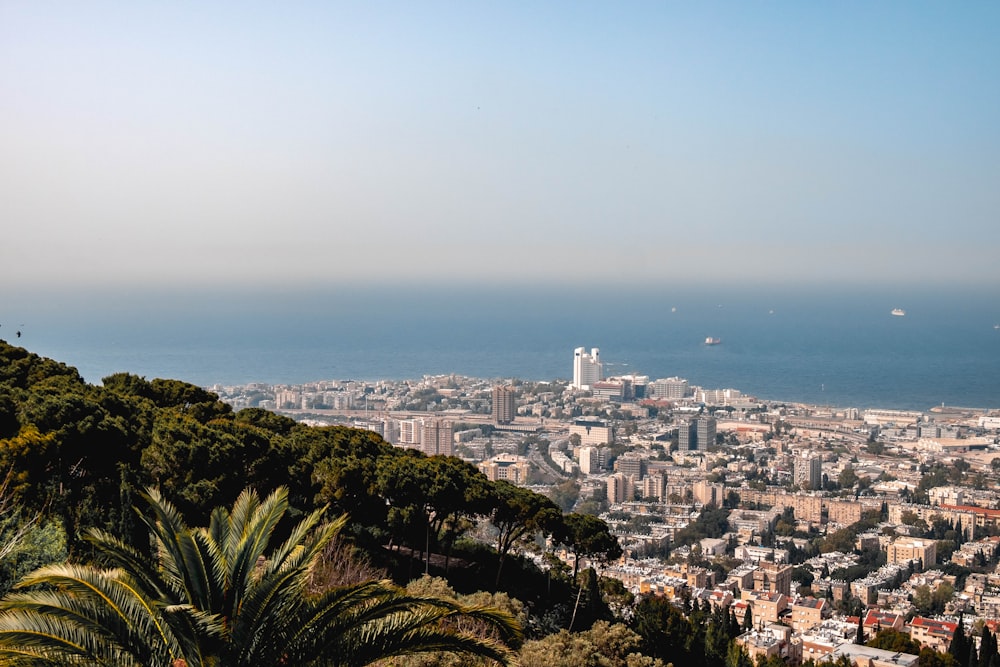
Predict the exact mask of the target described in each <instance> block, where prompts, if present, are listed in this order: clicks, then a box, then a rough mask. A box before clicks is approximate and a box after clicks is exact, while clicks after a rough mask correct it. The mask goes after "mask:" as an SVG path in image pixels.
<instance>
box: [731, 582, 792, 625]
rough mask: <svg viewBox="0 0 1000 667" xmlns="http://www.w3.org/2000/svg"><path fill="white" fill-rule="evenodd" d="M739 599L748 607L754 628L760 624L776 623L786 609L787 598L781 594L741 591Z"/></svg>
mask: <svg viewBox="0 0 1000 667" xmlns="http://www.w3.org/2000/svg"><path fill="white" fill-rule="evenodd" d="M740 597H741V599H742V600H743V601H744V602H746V603H747V604H748V606H749V607H750V614H751V618H752V619H753V623H754V625H755V626H757V625H759V624H761V623H777V622H778V621H779V620H780V619H781V615H782V613H784V611H785V610H786V609H788V598H787V597H786V596H784V595H782V594H781V593H768V592H766V591H743V593H742V594H741V596H740Z"/></svg>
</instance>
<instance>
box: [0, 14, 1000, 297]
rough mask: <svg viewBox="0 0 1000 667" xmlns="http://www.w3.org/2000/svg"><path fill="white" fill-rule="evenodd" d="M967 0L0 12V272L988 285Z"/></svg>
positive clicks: (974, 33) (988, 168) (131, 279)
mask: <svg viewBox="0 0 1000 667" xmlns="http://www.w3.org/2000/svg"><path fill="white" fill-rule="evenodd" d="M998 35H1000V3H998V2H993V1H990V2H963V3H946V2H933V3H923V2H857V3H854V2H836V3H834V2H822V3H820V2H733V3H714V2H705V3H703V2H655V3H641V2H624V3H615V2H578V1H574V2H523V3H521V2H448V3H434V2H398V3H384V2H368V1H366V2H358V3H350V4H346V3H335V2H315V3H310V2H297V3H296V2H291V3H275V2H269V3H256V2H239V3H236V2H233V3H225V2H209V3H204V2H189V3H183V2H176V3H174V2H172V3H148V2H115V3H102V2H44V1H24V2H16V1H10V0H7V1H4V2H0V220H2V222H3V228H2V229H3V236H2V241H0V279H2V280H3V281H4V284H6V285H11V284H15V285H18V284H21V285H25V284H29V283H31V284H43V283H50V282H55V283H63V282H67V283H71V284H74V285H82V284H87V283H89V282H96V283H106V282H110V283H118V284H121V283H131V284H134V285H141V284H145V283H181V282H184V283H190V282H197V281H208V282H212V283H217V284H228V283H233V284H237V283H253V284H259V283H272V284H282V285H310V286H320V285H323V284H327V283H332V282H336V281H341V280H348V281H351V282H358V281H365V280H371V281H375V282H392V281H401V280H405V281H407V282H408V283H412V282H415V281H420V280H453V281H463V282H473V281H479V280H484V281H487V280H488V281H498V280H513V279H515V278H517V277H520V278H522V279H523V278H524V277H528V278H536V277H537V278H545V279H552V280H560V281H580V282H602V283H617V282H629V281H642V282H644V283H646V284H657V283H661V282H662V283H664V284H667V283H673V284H676V283H692V282H705V281H707V282H719V281H725V280H739V281H740V282H741V283H752V282H760V283H769V282H774V281H785V282H793V283H796V284H808V283H811V282H817V281H823V282H825V281H833V282H851V281H855V282H856V281H877V282H881V283H914V282H917V283H939V284H940V283H947V282H954V283H959V284H960V283H974V284H977V285H980V286H983V285H986V286H989V285H996V286H998V287H1000V258H998V254H1000V253H998V250H1000V38H998Z"/></svg>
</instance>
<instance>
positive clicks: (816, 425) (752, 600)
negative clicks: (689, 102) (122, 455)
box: [212, 343, 1000, 667]
mask: <svg viewBox="0 0 1000 667" xmlns="http://www.w3.org/2000/svg"><path fill="white" fill-rule="evenodd" d="M706 344H707V343H706ZM572 371H573V380H572V381H571V382H566V381H553V382H548V383H545V382H541V383H539V382H531V383H528V382H521V381H518V380H512V379H506V380H502V381H497V380H492V381H491V380H484V379H475V378H468V377H458V376H453V375H446V376H434V377H424V378H422V379H419V380H412V381H405V382H361V381H328V382H315V383H310V384H307V385H301V386H270V385H261V384H257V385H250V386H241V387H222V386H216V387H212V391H214V392H216V393H218V394H219V396H220V397H221V398H222V400H224V401H226V402H228V403H230V404H232V405H233V406H234V407H235V408H246V407H262V408H267V409H271V410H274V411H277V412H279V413H283V414H286V415H289V416H292V417H294V418H295V419H297V420H300V421H306V422H309V423H312V424H316V425H322V424H336V423H339V424H349V425H351V426H354V427H357V428H362V429H367V430H371V431H375V432H377V433H378V434H379V435H381V436H382V437H383V438H384V439H385V440H387V441H388V442H390V443H392V444H393V445H396V446H398V447H404V448H414V449H418V450H420V451H422V452H423V453H425V454H427V455H436V454H445V455H454V456H458V457H461V458H462V459H464V460H466V461H469V462H471V463H474V464H475V465H476V466H478V468H479V470H480V471H482V472H483V473H484V474H485V475H486V476H487V477H488V478H489V479H491V480H498V479H499V480H507V481H509V482H512V483H514V484H518V485H521V486H527V487H530V488H531V489H533V490H535V491H538V492H541V493H544V494H546V495H548V496H549V497H550V498H552V499H553V500H555V501H556V502H557V504H559V505H560V506H561V507H562V508H563V509H564V511H567V512H569V511H574V512H582V513H590V514H595V515H598V516H599V517H600V518H601V519H603V520H604V521H605V522H607V524H608V525H609V526H610V527H611V529H612V531H613V533H614V535H615V536H616V537H617V538H618V540H619V542H620V544H621V546H622V548H623V556H622V557H621V558H620V559H619V560H617V561H614V562H603V561H598V560H594V561H593V562H590V561H586V562H583V563H579V564H578V563H574V562H573V558H574V557H573V554H572V553H570V552H567V551H566V550H562V551H560V552H559V555H560V557H561V558H562V559H564V560H565V561H566V562H567V564H569V565H572V566H575V567H576V566H581V565H582V566H584V567H594V568H595V569H596V570H597V571H598V572H599V573H600V575H601V576H602V577H607V578H611V579H616V580H619V581H620V582H621V583H622V584H623V585H624V586H625V587H626V588H627V589H628V590H629V591H631V592H632V593H633V594H634V595H637V596H639V595H655V596H663V597H665V598H667V599H670V600H672V601H674V602H676V603H678V604H683V605H685V608H690V607H691V604H692V602H693V603H694V604H695V605H696V608H697V604H698V603H699V602H706V601H707V603H708V604H709V605H711V606H712V607H713V608H722V609H728V610H729V611H731V612H732V613H733V614H734V615H735V617H736V619H737V621H738V622H739V623H740V624H741V627H744V629H745V631H744V632H742V633H741V634H740V635H739V637H738V638H737V642H738V643H739V644H740V645H741V646H743V647H744V648H745V649H746V651H747V653H748V654H749V655H750V656H751V657H753V658H762V659H769V658H774V657H777V658H780V660H781V661H782V662H784V663H787V664H793V665H794V664H800V663H802V662H804V661H806V660H810V659H812V660H819V659H821V658H827V657H829V658H834V659H835V658H839V657H841V656H847V657H848V658H849V659H850V660H852V661H853V662H855V664H865V665H872V666H884V665H902V666H903V667H909V666H910V665H915V664H917V660H918V655H917V654H909V653H906V652H901V651H900V650H890V649H885V648H882V649H880V648H875V647H871V646H865V645H862V643H861V642H858V641H856V640H857V639H858V638H859V636H860V635H859V633H861V634H863V635H864V638H865V639H866V640H868V639H871V638H872V637H874V636H875V635H876V633H878V632H879V631H880V630H885V629H893V630H897V631H900V632H905V633H908V634H909V636H910V638H911V639H912V640H913V641H914V642H916V644H915V645H917V646H924V647H931V648H933V649H934V650H936V651H942V652H947V651H948V650H949V648H950V647H951V644H952V639H953V637H954V636H955V633H956V631H957V628H959V626H961V627H962V630H961V631H959V632H960V634H961V633H964V635H966V636H968V635H970V633H971V634H974V635H975V638H976V640H979V637H981V636H983V632H982V629H983V628H984V627H986V628H989V629H991V630H992V631H993V632H996V630H997V624H998V623H1000V573H998V572H997V570H996V567H995V566H996V563H997V557H998V555H1000V553H998V547H1000V523H998V521H1000V491H998V489H997V485H996V479H997V471H998V468H1000V446H998V434H1000V411H997V410H981V409H970V408H951V407H946V406H940V407H934V408H930V409H928V410H927V411H919V412H918V411H898V410H880V409H864V410H860V409H837V410H835V409H830V408H826V407H823V406H812V405H803V404H796V403H792V402H783V403H776V402H773V401H771V402H764V401H760V400H757V399H756V398H754V397H753V396H749V395H745V394H743V393H742V392H741V391H739V390H736V389H708V388H703V387H699V386H696V385H694V384H692V383H691V382H689V381H688V380H687V379H685V378H678V377H671V378H664V379H653V380H651V379H650V378H648V377H645V376H641V375H623V376H606V375H605V373H604V368H603V364H602V362H601V359H600V351H599V349H597V348H594V349H591V350H589V351H588V350H586V349H584V348H578V349H576V350H575V351H574V353H573V367H572ZM986 635H987V636H988V635H989V633H986ZM987 643H988V642H987ZM965 650H966V651H967V650H968V649H965Z"/></svg>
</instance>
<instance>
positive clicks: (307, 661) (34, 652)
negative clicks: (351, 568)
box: [0, 488, 520, 667]
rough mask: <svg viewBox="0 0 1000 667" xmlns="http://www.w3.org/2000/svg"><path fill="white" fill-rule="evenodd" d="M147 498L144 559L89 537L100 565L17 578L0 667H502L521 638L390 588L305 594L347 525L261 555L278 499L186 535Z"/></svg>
mask: <svg viewBox="0 0 1000 667" xmlns="http://www.w3.org/2000/svg"><path fill="white" fill-rule="evenodd" d="M145 498H146V500H147V502H148V503H149V506H150V509H151V516H149V517H143V521H144V522H145V523H146V525H147V527H148V528H149V531H150V538H151V544H152V547H153V549H152V550H153V556H152V557H149V556H146V555H145V554H143V553H142V552H140V551H139V550H138V549H136V548H134V547H132V546H130V545H128V544H126V543H125V542H123V541H122V540H120V539H119V538H118V537H116V536H114V535H111V534H109V533H106V532H102V531H92V532H91V533H90V534H89V535H88V539H89V540H90V542H91V543H92V544H93V546H94V547H95V550H96V552H97V553H98V554H99V555H100V556H101V557H102V559H103V560H105V561H106V562H107V563H108V566H109V567H107V568H100V567H96V566H92V565H71V564H61V565H52V566H49V567H45V568H42V569H40V570H38V571H36V572H34V573H33V574H31V575H29V576H28V577H26V578H25V579H24V580H22V581H21V582H20V583H19V584H18V585H17V590H16V592H15V593H12V594H11V595H9V596H8V597H7V598H5V599H4V600H3V601H0V663H2V664H5V665H7V664H10V665H22V664H23V665H40V664H46V665H51V664H74V665H81V664H84V665H108V666H111V665H114V666H115V667H120V666H131V665H136V666H139V665H144V666H163V667H236V666H243V665H322V666H330V667H360V666H362V665H367V664H370V663H371V662H374V661H376V660H379V659H382V658H386V657H391V656H396V655H406V654H412V653H421V652H427V651H450V652H457V653H465V654H471V655H476V656H481V657H485V658H488V659H491V660H493V661H495V662H497V663H500V664H506V661H507V659H508V657H509V651H508V649H507V647H506V646H505V644H504V642H505V641H508V640H510V639H513V638H517V637H519V633H520V629H519V627H518V626H517V623H516V621H515V620H514V619H513V618H512V617H511V616H510V615H508V614H506V613H504V612H502V611H500V610H497V609H492V608H482V607H474V608H468V607H462V606H460V605H458V604H457V603H455V602H453V601H449V600H445V599H441V598H435V597H423V596H411V595H407V594H406V593H405V592H403V591H402V590H400V589H399V588H397V587H395V586H393V585H392V584H391V582H388V581H365V582H361V583H357V584H354V585H347V586H339V587H335V588H332V589H330V590H326V591H323V592H320V593H313V592H311V591H310V589H309V580H310V575H311V574H312V572H313V569H314V568H315V566H316V565H317V562H318V561H319V559H320V556H321V555H322V553H323V550H324V548H325V547H326V545H327V544H329V543H330V541H331V540H332V539H333V538H334V537H335V536H336V535H337V533H338V531H340V529H341V528H342V527H343V525H344V523H345V519H344V518H343V517H342V518H340V519H338V520H337V521H333V522H328V523H324V522H323V521H322V510H320V511H317V512H314V513H312V514H311V515H309V516H307V517H306V518H305V519H303V520H302V521H301V522H300V523H298V524H297V525H296V526H295V527H294V528H293V529H292V531H291V533H290V535H289V537H288V538H287V539H286V540H285V541H284V542H282V543H281V544H278V545H276V546H274V547H273V548H271V550H270V552H268V548H269V547H270V545H271V542H272V538H273V537H274V532H275V529H276V527H277V526H278V524H279V522H280V520H281V519H282V518H283V517H284V515H285V514H286V512H287V510H288V492H287V490H286V489H283V488H282V489H279V490H277V491H275V492H274V493H272V494H271V495H270V496H268V497H267V498H265V499H264V500H263V501H261V500H260V499H259V497H258V496H257V494H256V493H254V492H252V491H244V492H243V493H242V494H241V495H240V497H239V498H238V499H237V500H236V503H235V504H234V505H233V508H232V510H230V511H227V510H225V509H222V508H219V509H216V510H215V511H214V512H213V513H212V516H211V519H210V522H209V526H208V528H189V527H188V526H187V525H185V523H184V521H183V519H182V518H181V516H180V515H179V514H178V512H177V510H176V509H175V508H174V506H173V505H171V504H170V503H169V502H167V501H166V500H165V499H163V498H162V496H161V495H160V494H159V492H157V491H156V490H150V491H148V492H147V494H146V495H145ZM462 619H477V620H479V621H481V624H485V626H486V627H488V628H489V629H490V632H489V636H488V637H482V636H479V637H475V636H471V635H469V634H464V633H462V632H460V631H458V630H456V627H457V624H456V622H457V621H458V620H462Z"/></svg>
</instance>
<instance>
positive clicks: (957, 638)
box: [948, 619, 969, 665]
mask: <svg viewBox="0 0 1000 667" xmlns="http://www.w3.org/2000/svg"><path fill="white" fill-rule="evenodd" d="M948 654H949V655H951V657H953V658H955V663H956V664H958V665H968V664H969V646H968V640H967V639H966V638H965V626H964V625H963V623H962V619H959V621H958V627H956V628H955V635H954V636H953V637H952V639H951V646H949V647H948Z"/></svg>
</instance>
